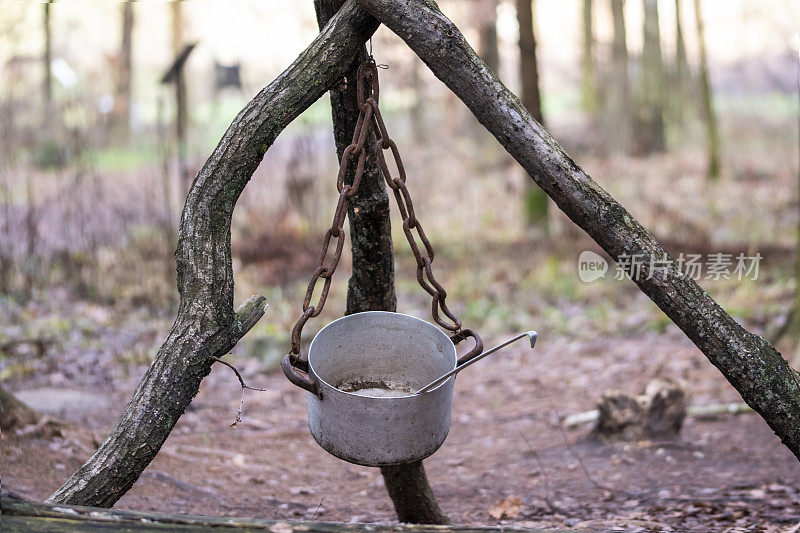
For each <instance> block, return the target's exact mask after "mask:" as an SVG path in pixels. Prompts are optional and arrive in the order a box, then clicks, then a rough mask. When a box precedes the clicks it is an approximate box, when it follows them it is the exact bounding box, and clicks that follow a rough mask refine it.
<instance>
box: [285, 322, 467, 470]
mask: <svg viewBox="0 0 800 533" xmlns="http://www.w3.org/2000/svg"><path fill="white" fill-rule="evenodd" d="M455 367H456V349H455V346H454V345H453V341H451V340H450V338H449V337H448V336H447V335H445V334H444V333H443V332H442V331H440V330H439V329H438V328H436V327H435V326H433V325H431V324H429V323H427V322H425V321H423V320H420V319H418V318H414V317H412V316H408V315H404V314H400V313H391V312H385V311H368V312H364V313H356V314H353V315H349V316H345V317H343V318H340V319H338V320H335V321H334V322H331V323H330V324H328V325H327V326H325V327H324V328H322V330H320V332H319V333H317V335H316V337H314V340H313V341H312V342H311V346H310V347H309V350H308V376H309V378H308V379H307V380H306V379H305V378H303V377H301V376H300V375H299V374H297V373H296V372H294V369H293V368H290V367H289V360H288V358H287V359H284V372H286V374H287V376H289V378H290V380H291V381H292V382H293V383H295V384H297V385H299V386H301V387H303V388H304V389H306V390H308V391H309V395H308V425H309V428H310V429H311V434H312V435H313V436H314V439H315V440H316V441H317V442H318V443H319V445H320V446H322V447H323V448H324V449H325V450H327V451H328V452H330V453H331V454H333V455H335V456H336V457H339V458H340V459H344V460H345V461H349V462H351V463H356V464H359V465H364V466H386V465H393V464H400V463H408V462H412V461H418V460H421V459H424V458H425V457H428V456H429V455H431V454H432V453H433V452H435V451H436V450H437V449H439V447H440V446H441V445H442V443H443V442H444V439H445V437H447V433H448V431H449V430H450V409H451V405H452V400H453V383H454V381H455V376H451V377H449V378H448V379H447V380H445V381H444V382H442V383H441V384H440V385H438V386H436V387H434V388H433V389H431V390H428V391H426V392H424V393H421V394H418V395H414V396H410V395H409V396H403V397H395V398H387V397H372V396H361V395H357V394H354V393H353V392H345V391H343V390H340V388H348V385H352V384H355V383H361V384H370V383H372V384H376V385H377V384H380V385H383V386H387V385H388V386H392V387H401V388H403V389H405V390H408V391H409V394H410V393H411V392H413V391H416V390H418V389H420V388H422V387H424V386H425V385H427V384H429V383H430V382H431V381H432V380H434V379H436V378H438V377H440V376H442V374H444V373H446V372H449V371H450V370H453V369H454V368H455Z"/></svg>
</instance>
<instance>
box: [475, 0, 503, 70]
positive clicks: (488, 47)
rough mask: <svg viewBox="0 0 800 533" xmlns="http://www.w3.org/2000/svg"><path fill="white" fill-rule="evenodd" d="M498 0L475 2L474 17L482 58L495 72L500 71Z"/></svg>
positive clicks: (479, 0)
mask: <svg viewBox="0 0 800 533" xmlns="http://www.w3.org/2000/svg"><path fill="white" fill-rule="evenodd" d="M498 3H499V2H498V0H478V1H476V2H474V9H475V12H474V17H475V22H476V23H477V24H478V42H479V45H478V50H480V56H481V59H483V62H484V63H486V66H487V67H489V68H490V69H492V72H494V73H495V74H499V73H500V50H499V48H498V46H497V4H498Z"/></svg>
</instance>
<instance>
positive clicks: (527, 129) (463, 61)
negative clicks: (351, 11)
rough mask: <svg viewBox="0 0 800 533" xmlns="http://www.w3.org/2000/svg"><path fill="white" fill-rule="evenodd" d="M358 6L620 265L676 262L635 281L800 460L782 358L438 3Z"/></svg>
mask: <svg viewBox="0 0 800 533" xmlns="http://www.w3.org/2000/svg"><path fill="white" fill-rule="evenodd" d="M358 4H359V5H361V6H363V7H364V8H365V9H366V10H367V11H369V12H370V13H371V14H372V15H373V16H374V17H375V18H377V19H378V20H379V21H380V22H382V23H383V24H385V25H386V26H388V27H389V28H390V29H391V30H392V31H393V32H395V33H396V34H397V35H398V36H399V37H400V38H401V39H403V40H404V41H405V42H406V43H407V44H408V45H409V46H410V47H411V48H412V49H413V50H414V52H416V53H417V55H418V56H420V58H422V60H423V61H424V62H425V63H426V64H427V65H428V67H430V69H431V70H432V71H433V73H434V74H435V75H436V77H438V78H439V79H440V80H442V81H443V82H444V83H445V85H447V86H448V87H449V88H450V89H451V90H452V91H453V92H454V93H455V94H456V95H457V96H458V97H459V98H460V99H461V100H463V101H464V103H465V104H466V105H467V107H469V108H470V110H471V111H472V112H473V113H474V114H475V116H476V117H477V118H478V120H479V121H480V123H481V124H483V125H484V127H486V129H488V130H489V131H490V132H491V133H492V134H493V135H494V136H495V137H496V138H497V140H498V141H499V142H500V143H501V144H502V145H503V146H504V147H505V149H506V150H507V151H508V152H509V153H510V154H511V155H512V156H513V157H514V159H516V160H517V162H519V163H520V164H521V165H522V167H523V168H524V169H525V170H526V171H527V172H528V174H530V176H531V178H532V179H533V181H534V182H536V184H537V185H539V186H540V187H541V188H542V189H543V190H544V191H545V192H546V193H547V194H548V195H549V196H550V197H551V198H552V199H553V200H554V201H555V203H556V205H558V207H559V208H561V210H562V211H564V213H566V214H567V216H569V218H570V219H571V220H572V221H573V222H575V223H576V224H577V225H578V226H580V227H581V228H583V230H584V231H586V233H588V234H589V236H591V237H592V238H593V239H594V240H595V241H596V242H597V243H598V244H599V245H600V246H601V247H602V248H603V249H604V250H605V251H606V252H607V253H608V254H609V255H610V256H611V257H612V258H613V259H614V260H615V261H618V259H619V258H620V256H622V255H623V254H624V255H627V256H633V255H641V256H643V257H647V258H650V257H652V258H655V259H658V260H660V259H662V258H665V257H666V258H668V259H669V261H670V266H669V268H667V269H654V270H653V271H651V267H650V264H649V262H648V261H645V262H644V263H645V264H644V265H642V266H643V268H642V271H641V274H640V275H639V276H638V277H637V278H636V279H635V280H634V281H635V282H636V284H637V285H638V286H639V288H640V289H641V290H642V291H643V292H644V293H645V294H647V295H648V296H649V297H650V299H651V300H653V302H655V303H656V305H658V306H659V307H660V308H661V310H662V311H664V313H665V314H666V315H667V316H668V317H670V318H671V319H672V321H673V322H675V324H677V325H678V327H680V328H681V329H682V330H683V332H684V333H686V335H687V336H688V337H689V338H690V339H691V340H692V342H694V343H695V345H697V347H698V348H700V350H701V351H702V352H703V353H704V354H705V355H706V357H708V359H709V360H710V361H711V362H712V363H713V364H714V365H715V366H716V367H717V368H718V369H719V370H720V371H721V372H722V373H723V374H724V375H725V377H726V378H727V379H728V381H729V382H730V383H731V384H732V385H733V386H734V387H735V388H736V390H737V391H739V393H740V394H741V395H742V398H743V399H744V400H745V402H747V404H748V405H750V407H752V408H753V409H754V410H755V411H757V412H758V413H759V414H760V415H761V416H762V417H763V418H764V420H766V421H767V423H768V424H769V426H770V427H771V428H772V429H773V430H774V431H775V433H776V434H777V435H778V436H779V437H780V438H781V441H782V442H783V443H784V444H785V445H786V446H787V447H788V448H789V449H790V450H791V451H792V452H793V453H794V454H795V456H797V457H798V458H800V382H798V378H797V373H796V372H794V371H793V370H792V369H791V368H790V367H789V365H788V363H787V362H786V361H785V360H784V359H783V357H781V354H780V353H778V352H777V351H776V350H775V349H774V348H773V347H772V346H771V345H770V344H769V343H768V342H767V341H766V340H764V339H763V338H761V337H759V336H757V335H753V334H752V333H749V332H747V331H746V330H745V329H744V328H742V327H741V326H740V325H739V324H737V323H736V321H735V320H734V319H733V318H731V317H730V316H729V315H728V314H727V313H726V312H725V311H724V310H723V309H722V308H721V307H720V306H719V305H718V304H717V303H716V302H715V301H714V299H713V298H711V296H709V295H708V294H707V293H706V292H705V291H703V289H702V288H701V287H700V286H699V285H698V284H697V283H695V282H694V281H693V280H692V279H691V278H689V277H683V276H681V272H680V269H679V266H678V265H677V264H676V263H675V261H674V260H673V259H672V258H671V257H669V255H668V254H667V252H666V250H665V249H664V248H663V247H662V246H661V245H660V244H659V243H658V242H657V241H656V240H655V238H653V236H652V235H650V234H649V233H648V232H647V230H645V229H644V227H642V225H641V224H639V222H638V221H637V220H636V219H635V218H633V217H632V216H631V215H630V213H628V212H627V211H626V210H625V208H623V207H622V206H621V205H620V204H619V203H617V201H616V200H614V199H613V198H612V197H611V196H610V195H609V194H608V193H607V192H606V191H605V190H603V188H602V187H600V186H599V185H598V184H597V183H595V182H594V181H593V180H592V179H591V178H590V177H589V176H588V175H587V174H586V173H585V172H584V171H583V170H582V169H581V168H580V167H579V166H578V165H577V164H575V162H574V161H573V160H572V159H570V157H569V156H568V155H567V154H566V153H565V152H564V150H563V149H562V148H561V147H560V146H559V145H558V143H557V142H556V141H555V140H554V139H553V138H552V137H551V136H550V134H549V133H548V132H547V131H546V130H545V129H544V128H543V127H542V126H541V125H539V124H537V123H536V121H534V120H533V119H532V118H531V116H530V114H529V113H528V112H527V111H526V110H525V107H524V106H523V105H522V103H521V102H520V101H519V99H518V98H517V97H516V96H514V95H513V94H512V93H511V91H509V90H508V89H507V88H506V87H505V86H504V85H503V84H502V83H501V82H500V80H498V79H497V78H496V77H495V76H494V74H492V72H491V71H490V70H489V69H487V68H486V66H485V65H484V64H483V62H482V61H481V60H480V59H479V58H478V57H477V55H476V54H475V52H474V51H473V50H472V48H470V46H469V44H468V43H467V42H466V40H465V39H464V36H463V35H462V34H461V32H460V31H459V30H458V28H457V27H456V26H455V25H454V24H453V23H452V22H451V21H450V20H449V19H448V18H447V17H445V16H444V14H442V12H441V11H439V9H438V7H437V6H436V4H435V3H434V2H433V1H432V0H405V1H403V2H400V1H397V0H358Z"/></svg>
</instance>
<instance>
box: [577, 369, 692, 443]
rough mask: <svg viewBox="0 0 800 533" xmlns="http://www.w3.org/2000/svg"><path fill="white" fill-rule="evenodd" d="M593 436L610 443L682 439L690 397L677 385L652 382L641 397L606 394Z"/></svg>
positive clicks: (602, 400)
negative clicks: (613, 441)
mask: <svg viewBox="0 0 800 533" xmlns="http://www.w3.org/2000/svg"><path fill="white" fill-rule="evenodd" d="M597 411H598V413H599V417H598V419H597V424H596V425H595V428H594V430H593V434H595V435H597V436H599V437H601V438H604V439H610V440H660V439H673V438H676V437H677V436H678V434H679V433H680V431H681V426H683V420H684V419H685V418H686V394H685V393H684V392H683V389H682V388H681V387H680V386H679V385H678V384H677V383H675V382H673V381H668V380H661V379H658V380H654V381H651V382H650V383H649V384H648V385H647V388H646V389H645V393H644V394H643V395H641V396H631V395H629V394H626V393H624V392H621V391H614V390H612V391H606V392H605V393H603V395H602V397H601V398H600V403H599V404H598V406H597Z"/></svg>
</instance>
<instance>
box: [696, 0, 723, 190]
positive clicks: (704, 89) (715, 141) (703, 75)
mask: <svg viewBox="0 0 800 533" xmlns="http://www.w3.org/2000/svg"><path fill="white" fill-rule="evenodd" d="M694 11H695V19H696V21H697V42H698V45H699V48H700V98H701V102H702V107H703V115H704V117H705V121H706V139H707V143H708V144H707V147H708V178H709V179H710V180H712V181H713V180H716V179H719V173H720V143H719V128H718V126H717V115H716V113H715V112H714V100H713V96H712V94H711V81H710V80H709V76H708V57H707V56H708V54H707V53H706V36H705V28H704V26H703V11H702V8H701V6H700V0H694Z"/></svg>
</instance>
